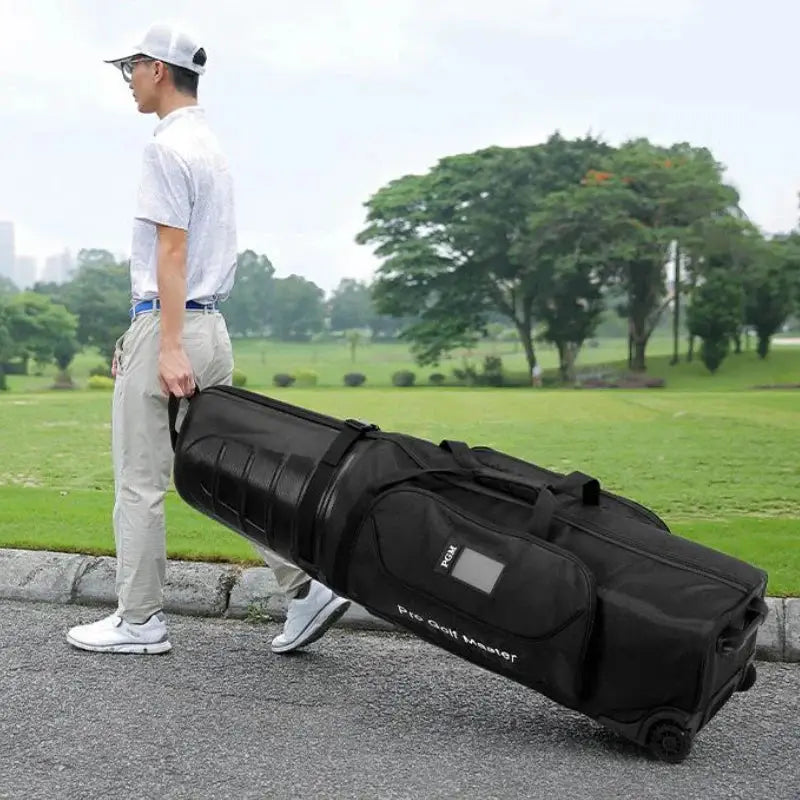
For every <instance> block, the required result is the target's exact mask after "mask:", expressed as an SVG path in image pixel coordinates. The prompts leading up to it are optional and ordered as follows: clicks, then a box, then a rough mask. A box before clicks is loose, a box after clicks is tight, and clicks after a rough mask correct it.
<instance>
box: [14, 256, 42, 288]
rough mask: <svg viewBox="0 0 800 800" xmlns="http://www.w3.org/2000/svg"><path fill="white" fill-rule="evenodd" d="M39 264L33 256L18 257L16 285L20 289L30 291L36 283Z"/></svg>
mask: <svg viewBox="0 0 800 800" xmlns="http://www.w3.org/2000/svg"><path fill="white" fill-rule="evenodd" d="M38 271H39V264H38V262H37V260H36V259H35V258H34V257H33V256H17V262H16V273H17V276H16V278H15V279H14V283H16V284H17V286H18V287H19V288H20V289H30V288H31V287H32V286H33V284H34V283H36V277H37V272H38Z"/></svg>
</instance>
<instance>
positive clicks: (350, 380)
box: [344, 372, 367, 386]
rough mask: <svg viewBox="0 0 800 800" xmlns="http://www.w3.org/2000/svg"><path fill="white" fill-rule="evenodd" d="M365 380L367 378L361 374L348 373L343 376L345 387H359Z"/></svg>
mask: <svg viewBox="0 0 800 800" xmlns="http://www.w3.org/2000/svg"><path fill="white" fill-rule="evenodd" d="M366 380H367V376H366V375H364V374H362V373H361V372H348V373H347V375H345V376H344V385H345V386H361V384H362V383H364V382H365V381H366Z"/></svg>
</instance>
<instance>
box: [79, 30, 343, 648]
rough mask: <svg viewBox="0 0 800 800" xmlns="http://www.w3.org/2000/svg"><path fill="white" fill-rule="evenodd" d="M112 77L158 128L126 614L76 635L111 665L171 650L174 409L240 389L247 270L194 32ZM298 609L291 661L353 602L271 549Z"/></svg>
mask: <svg viewBox="0 0 800 800" xmlns="http://www.w3.org/2000/svg"><path fill="white" fill-rule="evenodd" d="M106 63H110V64H113V65H114V66H116V67H117V68H119V70H120V71H121V72H122V75H123V78H124V79H125V81H126V82H127V83H129V84H130V87H131V91H132V93H133V99H134V101H135V102H136V105H137V108H138V110H139V111H140V112H141V113H143V114H156V115H157V116H158V118H159V120H160V122H159V123H158V125H157V126H156V129H155V135H154V137H153V139H152V140H151V141H150V142H149V143H148V144H147V146H146V147H145V152H144V161H143V167H142V174H141V184H140V186H139V194H138V200H137V205H136V214H135V219H134V224H133V241H132V248H131V262H130V270H131V291H132V308H131V325H130V327H129V328H128V330H127V331H126V333H125V334H124V336H122V337H121V339H120V341H119V342H118V343H117V349H116V353H115V356H114V364H113V367H112V369H113V371H114V375H115V378H116V385H115V389H114V400H113V407H112V453H113V462H114V482H115V502H114V514H113V522H114V536H115V542H116V551H117V577H116V591H117V596H118V604H117V610H116V612H115V613H114V614H111V615H110V616H108V617H106V618H104V619H101V620H99V621H98V622H95V623H93V624H90V625H79V626H77V627H74V628H72V629H71V630H70V631H69V632H68V634H67V641H68V642H70V644H72V645H74V646H75V647H79V648H82V649H84V650H93V651H100V652H112V653H164V652H166V651H168V650H170V649H171V644H170V641H169V639H168V636H167V626H166V622H165V619H164V614H163V612H162V598H163V586H164V577H165V569H166V533H165V525H164V495H165V492H166V490H167V487H168V484H169V479H170V474H171V466H172V447H171V444H170V437H169V431H168V414H167V400H168V397H169V395H170V394H174V395H175V396H176V397H188V396H190V395H191V394H192V393H193V392H194V391H195V387H196V385H199V386H201V387H205V386H211V385H213V384H220V383H225V384H230V383H231V380H232V373H233V353H232V350H231V342H230V338H229V337H228V330H227V326H226V323H225V320H224V318H223V316H222V315H221V314H220V313H219V308H218V303H219V301H220V300H221V299H224V298H225V297H226V296H227V295H228V294H229V292H230V290H231V288H232V286H233V282H234V275H235V270H236V225H235V215H234V197H233V186H232V179H231V174H230V170H229V167H228V164H227V161H226V159H225V156H224V155H223V153H222V151H221V149H220V146H219V144H218V142H217V140H216V138H215V136H214V134H213V133H212V131H211V129H210V127H209V125H208V122H207V121H206V118H205V115H204V112H203V110H202V108H201V107H200V106H199V105H198V103H197V84H198V80H199V76H200V75H202V74H203V73H204V72H205V63H206V53H205V51H204V50H203V48H201V47H200V46H199V45H198V44H197V43H196V42H195V41H194V40H193V38H192V37H191V36H190V35H189V34H187V33H186V32H184V31H181V30H176V29H175V28H172V27H170V26H167V25H154V26H153V27H151V28H150V30H149V31H148V32H147V34H146V35H145V37H144V40H143V41H142V43H141V44H139V45H137V46H136V47H135V48H134V49H133V53H132V55H129V56H126V57H124V58H117V59H113V60H110V61H108V62H106ZM259 549H260V550H261V552H262V555H263V557H264V560H265V561H266V562H267V564H268V565H269V566H270V567H271V568H272V569H273V571H274V572H275V576H276V579H277V581H278V584H279V586H280V587H281V589H282V590H283V591H284V592H285V593H286V596H287V598H289V603H288V611H287V618H286V623H285V625H284V628H283V632H282V633H281V634H280V635H279V636H277V637H276V638H275V639H274V640H273V642H272V649H273V651H274V652H276V653H288V652H290V651H292V650H296V649H297V648H299V647H302V646H304V645H307V644H309V643H310V642H312V641H315V640H316V639H318V638H319V637H320V636H321V635H322V634H323V633H324V632H325V631H326V630H327V629H328V628H329V627H330V626H331V625H332V624H333V623H334V622H335V621H336V620H337V619H338V618H339V617H340V616H341V615H342V614H343V613H344V611H345V610H346V609H347V607H348V605H349V602H348V601H347V600H345V599H343V598H340V597H338V596H336V595H335V594H334V593H333V592H331V591H330V589H328V588H326V587H325V586H323V585H322V584H320V583H318V582H317V581H312V580H311V579H310V578H309V576H308V575H306V574H305V573H304V572H302V571H301V570H300V569H298V568H297V567H295V566H294V565H293V564H291V563H290V562H288V561H285V560H284V559H283V558H281V557H280V556H279V555H278V554H277V553H274V552H271V551H269V550H266V549H261V548H259Z"/></svg>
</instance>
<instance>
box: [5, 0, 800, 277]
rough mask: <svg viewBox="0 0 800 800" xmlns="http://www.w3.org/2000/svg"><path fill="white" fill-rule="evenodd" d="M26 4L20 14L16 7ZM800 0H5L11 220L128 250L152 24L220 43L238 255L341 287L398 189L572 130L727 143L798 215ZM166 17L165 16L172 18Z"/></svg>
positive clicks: (765, 196) (763, 220)
mask: <svg viewBox="0 0 800 800" xmlns="http://www.w3.org/2000/svg"><path fill="white" fill-rule="evenodd" d="M15 7H16V8H17V9H19V11H18V12H17V11H14V12H13V13H12V9H13V8H15ZM799 9H800V4H798V3H796V2H794V0H759V1H758V2H753V0H748V2H745V1H744V0H553V1H552V2H551V1H550V0H527V1H526V0H457V1H456V0H385V2H384V1H383V0H293V2H289V1H288V0H286V1H285V2H277V1H275V0H266V1H265V2H257V1H256V0H225V2H214V1H213V0H160V1H157V2H154V1H153V0H125V1H124V2H119V0H114V1H113V2H109V0H30V1H29V2H27V3H25V4H23V3H22V2H19V3H16V2H12V0H0V219H11V220H13V221H14V222H15V223H16V226H17V253H18V255H28V254H29V255H36V256H38V257H44V256H46V255H48V254H50V253H53V252H55V251H58V250H59V249H61V248H63V247H68V248H70V249H72V250H73V252H74V251H77V249H79V248H80V247H92V246H95V247H105V248H108V249H110V250H112V251H114V252H117V253H120V254H127V252H128V247H129V239H130V227H131V215H132V212H133V201H134V196H135V190H136V181H137V178H138V174H139V166H140V153H141V148H142V146H143V145H144V143H145V142H146V141H147V139H148V138H149V137H150V136H151V135H152V130H153V127H154V125H155V123H156V121H157V120H156V118H155V117H153V116H142V115H139V114H138V113H137V112H136V109H135V107H134V105H133V101H132V99H131V97H130V94H129V91H128V88H127V87H126V86H125V84H124V83H123V82H122V80H121V78H120V75H119V72H117V71H116V70H115V69H113V68H112V67H111V66H108V65H106V64H103V63H102V59H103V58H111V57H114V56H118V55H124V54H125V53H126V52H127V51H128V50H129V49H130V46H131V45H132V44H133V43H134V42H135V41H136V40H137V39H138V38H140V37H141V35H142V34H143V33H144V30H145V29H146V28H147V27H148V25H149V24H150V23H151V22H154V21H157V20H161V19H166V20H168V21H182V22H184V23H185V24H186V25H187V26H188V27H189V28H191V29H192V30H193V31H195V33H196V34H197V35H198V36H199V37H200V39H201V42H202V43H203V45H204V46H205V48H206V50H207V52H208V57H209V61H208V69H207V73H206V75H205V76H204V77H203V78H202V79H201V89H200V102H201V104H202V105H203V106H205V107H206V109H207V111H208V115H209V118H210V120H211V122H212V124H213V125H214V127H215V128H216V130H217V132H218V134H219V136H220V138H221V140H222V142H223V144H224V146H225V147H226V149H227V151H228V153H229V155H230V159H231V162H232V166H233V170H234V174H235V178H236V183H237V206H238V211H237V214H238V221H239V243H240V249H244V248H245V247H250V248H253V249H255V250H257V251H259V252H263V253H266V254H267V255H268V256H269V257H270V259H271V260H272V262H273V264H274V265H275V267H276V270H277V273H278V275H288V274H290V273H292V272H296V273H299V274H301V275H304V276H306V277H308V278H310V279H312V280H314V281H316V282H317V283H318V284H319V285H320V286H322V287H323V288H325V289H326V290H327V289H330V288H332V287H334V286H335V285H336V284H337V283H338V281H339V279H340V278H341V277H344V276H354V277H367V276H369V274H370V273H371V271H372V270H373V268H374V266H375V261H374V259H373V257H372V255H371V253H370V251H369V249H367V248H365V247H361V246H359V245H356V244H355V243H354V241H353V239H354V237H355V235H356V233H357V232H358V231H359V230H360V229H361V227H362V226H363V223H364V208H363V203H364V201H365V200H367V199H368V197H369V196H370V195H371V194H372V193H373V192H375V191H376V190H377V189H379V188H380V187H381V186H382V185H383V184H385V183H386V182H387V181H389V180H391V179H393V178H395V177H399V176H401V175H404V174H407V173H409V172H423V171H425V170H427V169H428V168H429V167H431V166H432V165H433V164H434V163H435V162H436V160H437V159H438V158H440V157H442V156H444V155H449V154H453V153H459V152H468V151H472V150H475V149H478V148H481V147H485V146H488V145H492V144H498V145H505V146H516V145H524V144H534V143H537V142H541V141H542V140H544V139H545V138H546V137H547V136H548V135H549V134H550V133H552V132H553V131H554V130H556V129H559V130H560V131H561V132H562V133H563V134H564V135H566V136H578V135H583V134H585V133H587V132H593V133H594V134H596V135H600V136H602V137H603V138H605V139H606V140H607V141H609V142H611V143H619V142H620V141H622V140H623V139H625V138H628V137H633V136H647V137H649V138H651V139H652V140H654V141H656V142H658V143H662V144H670V143H672V142H675V141H689V142H691V143H693V144H695V145H704V146H707V147H710V148H711V150H712V151H713V153H714V154H715V156H716V157H717V158H718V160H720V161H721V162H723V163H724V164H725V165H726V166H727V168H728V175H727V177H728V179H729V180H730V181H731V182H732V183H734V184H735V185H736V186H737V187H738V188H739V190H740V192H741V194H742V204H743V207H744V210H745V211H746V212H747V213H748V215H750V217H751V218H752V219H753V220H754V221H755V222H756V223H758V224H759V225H761V226H762V227H763V228H764V229H765V230H766V231H769V232H778V231H786V230H789V229H791V228H793V227H794V226H795V225H796V223H797V218H798V209H797V205H798V203H797V192H798V190H800V159H799V158H798V143H799V141H800V139H799V134H800V125H798V122H800V106H798V103H797V94H798V73H800V69H798V47H797V40H798V31H800V10H799ZM165 11H166V14H165Z"/></svg>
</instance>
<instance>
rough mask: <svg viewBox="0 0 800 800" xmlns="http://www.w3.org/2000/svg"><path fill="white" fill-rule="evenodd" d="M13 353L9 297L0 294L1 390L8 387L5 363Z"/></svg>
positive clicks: (3, 390)
mask: <svg viewBox="0 0 800 800" xmlns="http://www.w3.org/2000/svg"><path fill="white" fill-rule="evenodd" d="M13 355H14V347H13V342H12V340H11V334H10V333H9V330H8V306H7V299H6V298H5V297H4V296H3V295H2V294H0V392H5V391H6V390H7V389H8V384H7V382H6V368H5V365H6V362H8V361H9V359H11V358H12V357H13Z"/></svg>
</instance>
